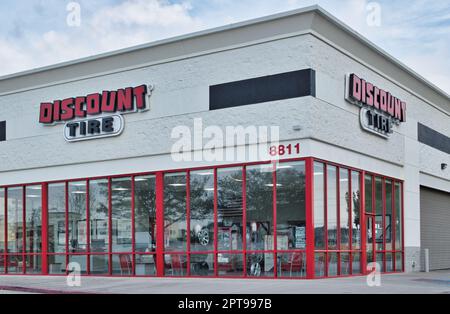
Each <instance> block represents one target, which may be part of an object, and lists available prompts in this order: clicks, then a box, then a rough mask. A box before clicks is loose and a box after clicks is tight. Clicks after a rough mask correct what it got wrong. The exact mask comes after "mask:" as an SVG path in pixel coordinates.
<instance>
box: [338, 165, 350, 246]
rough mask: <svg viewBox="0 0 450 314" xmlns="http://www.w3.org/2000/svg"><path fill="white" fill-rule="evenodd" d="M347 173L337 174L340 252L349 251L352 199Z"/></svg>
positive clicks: (341, 171) (343, 171)
mask: <svg viewBox="0 0 450 314" xmlns="http://www.w3.org/2000/svg"><path fill="white" fill-rule="evenodd" d="M348 173H349V171H348V170H347V169H340V172H339V193H340V196H339V204H340V228H341V250H349V249H350V228H351V225H350V223H351V222H350V202H351V201H352V199H351V195H350V193H349V184H350V182H349V177H348Z"/></svg>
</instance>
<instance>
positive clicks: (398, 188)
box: [395, 182, 403, 251]
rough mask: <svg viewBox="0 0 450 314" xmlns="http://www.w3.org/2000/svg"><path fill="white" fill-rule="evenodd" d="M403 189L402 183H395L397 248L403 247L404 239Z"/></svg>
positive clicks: (398, 249)
mask: <svg viewBox="0 0 450 314" xmlns="http://www.w3.org/2000/svg"><path fill="white" fill-rule="evenodd" d="M402 228H403V226H402V189H401V184H400V183H398V182H397V183H395V249H396V250H397V251H401V250H402V249H403V240H402V234H403V231H402Z"/></svg>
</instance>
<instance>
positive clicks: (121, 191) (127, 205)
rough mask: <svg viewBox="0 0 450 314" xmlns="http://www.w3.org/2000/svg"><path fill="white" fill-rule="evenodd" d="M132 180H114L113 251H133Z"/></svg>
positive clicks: (112, 197)
mask: <svg viewBox="0 0 450 314" xmlns="http://www.w3.org/2000/svg"><path fill="white" fill-rule="evenodd" d="M131 188H132V186H131V178H120V179H113V180H112V182H111V202H112V251H113V252H131V251H132V249H133V248H132V230H131Z"/></svg>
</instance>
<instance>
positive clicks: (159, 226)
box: [156, 172, 164, 277]
mask: <svg viewBox="0 0 450 314" xmlns="http://www.w3.org/2000/svg"><path fill="white" fill-rule="evenodd" d="M156 232H157V234H156V274H157V276H158V277H164V173H162V172H158V173H157V174H156Z"/></svg>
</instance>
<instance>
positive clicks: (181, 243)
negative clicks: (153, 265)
mask: <svg viewBox="0 0 450 314" xmlns="http://www.w3.org/2000/svg"><path fill="white" fill-rule="evenodd" d="M186 193H187V190H186V174H185V173H175V174H168V175H165V177H164V247H165V250H166V251H172V252H186V250H187V221H186V219H187V217H186V210H187V209H186ZM172 257H173V258H178V257H179V256H178V255H173V256H169V258H170V259H171V258H172Z"/></svg>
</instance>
